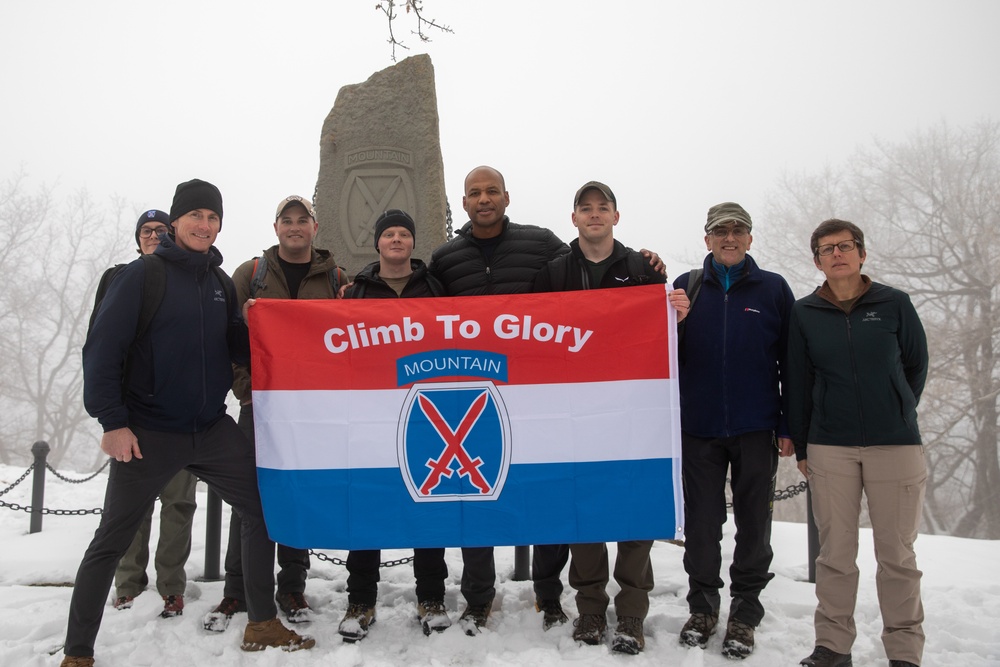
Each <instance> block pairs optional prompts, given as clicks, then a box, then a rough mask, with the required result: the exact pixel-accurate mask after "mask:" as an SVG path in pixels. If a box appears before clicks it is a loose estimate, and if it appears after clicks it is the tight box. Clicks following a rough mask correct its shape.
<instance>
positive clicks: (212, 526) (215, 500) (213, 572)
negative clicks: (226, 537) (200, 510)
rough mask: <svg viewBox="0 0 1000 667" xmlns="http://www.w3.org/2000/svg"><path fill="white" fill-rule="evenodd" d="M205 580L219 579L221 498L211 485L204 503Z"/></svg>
mask: <svg viewBox="0 0 1000 667" xmlns="http://www.w3.org/2000/svg"><path fill="white" fill-rule="evenodd" d="M205 512H206V514H207V516H206V518H205V581H219V580H220V579H222V575H221V574H219V553H220V552H221V551H222V498H220V497H219V494H217V493H216V492H215V491H213V490H212V488H211V487H209V489H208V503H207V504H206V505H205Z"/></svg>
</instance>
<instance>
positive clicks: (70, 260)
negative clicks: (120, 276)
mask: <svg viewBox="0 0 1000 667" xmlns="http://www.w3.org/2000/svg"><path fill="white" fill-rule="evenodd" d="M26 190H27V187H26V185H25V180H24V178H23V176H17V177H15V178H13V179H10V180H8V181H7V182H6V183H5V184H4V187H3V190H2V193H3V194H2V195H0V239H2V240H3V241H6V240H7V239H13V240H14V243H13V244H11V245H6V244H5V245H4V247H3V249H2V250H0V271H2V272H3V275H5V276H7V281H6V285H5V287H4V289H3V290H2V291H0V360H2V364H3V369H4V373H3V375H2V376H0V401H2V403H0V405H2V408H3V411H4V417H5V418H4V421H3V423H2V425H0V459H2V460H3V461H4V462H7V463H10V462H13V461H14V460H27V458H28V456H29V455H28V448H29V447H30V445H31V443H32V442H34V441H35V440H45V441H46V442H48V443H49V446H50V448H51V454H50V458H49V460H50V461H51V462H52V463H53V464H57V463H59V462H60V461H61V460H62V459H63V457H64V456H65V455H66V454H67V453H68V452H69V451H70V450H71V448H73V446H74V445H75V444H83V443H86V445H88V446H87V447H79V448H77V449H78V450H79V452H80V454H81V456H80V457H78V458H77V463H82V464H83V465H87V466H89V465H90V464H91V463H93V462H94V461H95V458H94V457H95V456H97V453H96V452H98V451H99V450H98V449H97V447H96V446H95V443H96V437H95V436H96V432H95V429H94V427H93V423H92V420H91V419H90V417H89V416H88V415H87V414H86V412H85V411H84V408H83V400H82V394H83V374H82V367H81V363H80V351H81V349H82V346H83V342H84V340H85V338H86V334H87V325H88V322H89V317H90V311H91V308H92V305H93V295H94V290H95V288H96V285H97V281H98V279H99V278H100V276H101V274H102V273H103V271H104V270H105V269H106V268H107V267H108V266H109V265H110V264H111V263H113V260H114V259H121V258H125V257H127V256H128V247H129V244H130V242H131V236H130V234H129V233H128V231H127V227H126V226H125V225H124V224H122V223H121V219H122V215H123V214H124V211H123V204H122V202H121V201H120V200H113V201H112V202H111V204H110V205H109V206H108V207H106V209H105V208H102V207H99V206H97V205H96V204H94V202H93V201H91V199H90V197H89V196H88V195H87V193H86V192H79V193H77V194H75V195H74V196H72V197H71V198H69V199H67V200H66V202H65V204H64V206H63V207H62V208H63V209H64V212H60V211H57V210H55V206H54V205H53V196H52V192H51V191H50V190H48V189H46V188H44V187H43V188H41V189H40V190H39V191H38V193H36V194H29V193H27V192H26ZM109 221H111V222H110V224H109Z"/></svg>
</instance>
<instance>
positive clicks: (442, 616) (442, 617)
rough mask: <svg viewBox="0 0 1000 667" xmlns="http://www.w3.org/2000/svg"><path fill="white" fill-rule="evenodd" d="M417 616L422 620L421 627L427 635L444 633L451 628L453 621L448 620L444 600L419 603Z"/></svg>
mask: <svg viewBox="0 0 1000 667" xmlns="http://www.w3.org/2000/svg"><path fill="white" fill-rule="evenodd" d="M417 616H418V617H419V618H420V627H421V628H423V631H424V634H425V635H430V634H431V633H432V632H444V631H445V630H447V629H448V628H450V627H451V619H450V618H448V610H447V609H445V606H444V600H424V601H423V602H418V603H417Z"/></svg>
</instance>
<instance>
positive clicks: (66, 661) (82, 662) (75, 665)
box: [59, 607, 128, 667]
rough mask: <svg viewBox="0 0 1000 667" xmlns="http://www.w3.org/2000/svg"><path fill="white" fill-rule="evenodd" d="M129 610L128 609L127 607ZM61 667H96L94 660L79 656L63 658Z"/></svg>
mask: <svg viewBox="0 0 1000 667" xmlns="http://www.w3.org/2000/svg"><path fill="white" fill-rule="evenodd" d="M125 609H128V607H125ZM59 667H94V659H93V658H83V657H80V656H78V655H67V656H65V657H63V659H62V662H60V663H59Z"/></svg>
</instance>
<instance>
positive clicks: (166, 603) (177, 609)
mask: <svg viewBox="0 0 1000 667" xmlns="http://www.w3.org/2000/svg"><path fill="white" fill-rule="evenodd" d="M183 613H184V596H183V595H164V596H163V611H161V612H160V618H173V617H174V616H180V615H181V614H183Z"/></svg>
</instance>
